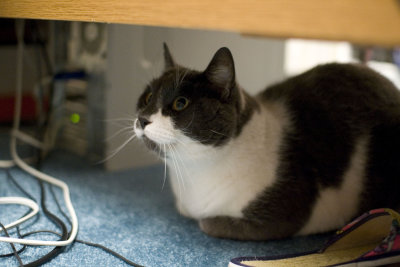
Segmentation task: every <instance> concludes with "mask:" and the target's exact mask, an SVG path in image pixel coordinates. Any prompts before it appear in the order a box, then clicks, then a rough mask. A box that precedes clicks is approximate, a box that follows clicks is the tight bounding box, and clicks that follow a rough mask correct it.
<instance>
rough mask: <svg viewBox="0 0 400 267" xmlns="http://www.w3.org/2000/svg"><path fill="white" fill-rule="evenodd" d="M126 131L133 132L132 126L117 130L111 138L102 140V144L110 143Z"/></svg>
mask: <svg viewBox="0 0 400 267" xmlns="http://www.w3.org/2000/svg"><path fill="white" fill-rule="evenodd" d="M128 130H131V131H132V132H133V126H127V127H124V128H121V129H119V130H118V131H116V132H115V133H113V134H112V135H111V136H109V137H107V138H106V139H104V142H107V141H110V140H111V139H113V138H114V137H116V136H118V135H120V134H121V133H123V132H126V131H128Z"/></svg>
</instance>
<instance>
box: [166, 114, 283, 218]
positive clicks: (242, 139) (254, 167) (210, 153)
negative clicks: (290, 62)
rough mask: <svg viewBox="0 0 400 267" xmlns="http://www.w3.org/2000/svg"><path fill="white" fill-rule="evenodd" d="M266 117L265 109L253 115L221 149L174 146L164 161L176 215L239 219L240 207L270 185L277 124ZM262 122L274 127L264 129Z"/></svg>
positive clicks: (194, 145) (276, 138) (273, 172)
mask: <svg viewBox="0 0 400 267" xmlns="http://www.w3.org/2000/svg"><path fill="white" fill-rule="evenodd" d="M266 120H267V118H266V116H265V113H263V112H261V113H256V114H254V115H253V117H252V119H251V120H250V121H249V122H248V124H247V125H246V126H245V127H244V129H243V131H242V133H241V134H240V136H239V137H237V138H236V139H233V140H231V141H230V143H229V144H227V145H225V146H223V147H221V148H210V147H208V148H206V147H205V146H203V145H200V144H198V143H192V144H186V145H182V146H180V148H179V149H176V150H175V152H174V153H173V154H175V155H172V156H174V157H175V160H173V159H171V158H170V159H169V160H168V165H169V171H170V176H171V184H172V188H173V191H174V194H175V198H176V201H177V208H178V209H179V211H180V212H181V213H182V214H184V215H186V216H189V217H192V218H196V219H201V218H206V217H214V216H231V217H242V210H243V209H244V208H245V207H246V206H247V205H248V204H249V203H250V202H251V201H252V200H254V199H256V197H257V195H258V194H260V193H262V191H263V190H264V189H265V188H267V187H268V186H270V185H272V183H273V182H274V181H275V171H276V168H277V164H278V159H277V154H278V153H276V152H277V150H278V147H279V142H280V136H281V133H280V128H281V127H279V125H271V123H272V124H274V123H275V122H269V123H267V121H266ZM267 125H269V126H273V127H274V128H273V129H274V130H272V131H271V130H269V131H268V132H267ZM269 129H271V128H269ZM177 154H180V155H179V156H178V155H177Z"/></svg>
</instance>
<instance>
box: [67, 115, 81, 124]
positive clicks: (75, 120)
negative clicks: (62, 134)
mask: <svg viewBox="0 0 400 267" xmlns="http://www.w3.org/2000/svg"><path fill="white" fill-rule="evenodd" d="M69 119H70V120H71V122H72V123H74V124H77V123H79V121H80V120H81V116H79V114H78V113H72V114H71V116H70V117H69Z"/></svg>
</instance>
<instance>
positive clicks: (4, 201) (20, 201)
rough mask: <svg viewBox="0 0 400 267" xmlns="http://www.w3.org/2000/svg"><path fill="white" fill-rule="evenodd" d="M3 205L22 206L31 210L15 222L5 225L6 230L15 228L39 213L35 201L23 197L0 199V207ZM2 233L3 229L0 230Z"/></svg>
mask: <svg viewBox="0 0 400 267" xmlns="http://www.w3.org/2000/svg"><path fill="white" fill-rule="evenodd" d="M4 204H6V205H7V204H18V205H23V206H27V207H29V208H31V210H32V211H31V212H30V213H29V214H27V215H25V216H24V217H22V218H20V219H18V220H16V221H15V222H12V223H10V224H7V225H6V226H5V228H6V229H7V230H8V229H10V228H13V227H16V226H18V225H20V224H21V223H23V222H25V221H27V220H29V219H30V218H32V217H33V216H35V215H36V214H37V213H38V212H39V206H38V204H36V202H35V201H33V200H31V199H29V198H25V197H0V205H4ZM1 231H3V228H0V232H1Z"/></svg>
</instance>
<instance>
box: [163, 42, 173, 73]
mask: <svg viewBox="0 0 400 267" xmlns="http://www.w3.org/2000/svg"><path fill="white" fill-rule="evenodd" d="M163 46H164V64H165V65H164V68H165V70H167V69H170V68H174V67H175V66H176V64H175V61H174V59H173V58H172V56H171V53H170V52H169V49H168V46H167V44H166V43H163Z"/></svg>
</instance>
